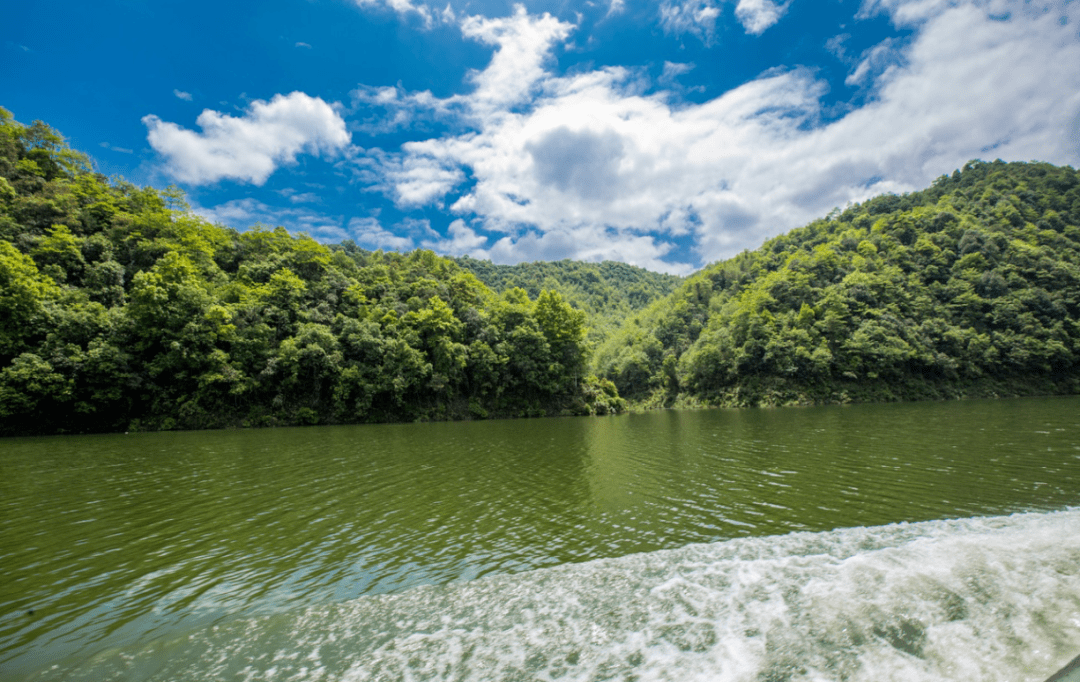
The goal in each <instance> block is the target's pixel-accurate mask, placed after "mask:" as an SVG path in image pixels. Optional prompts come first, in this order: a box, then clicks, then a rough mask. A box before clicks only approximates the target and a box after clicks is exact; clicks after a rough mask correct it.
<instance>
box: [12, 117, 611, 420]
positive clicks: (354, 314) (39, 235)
mask: <svg viewBox="0 0 1080 682" xmlns="http://www.w3.org/2000/svg"><path fill="white" fill-rule="evenodd" d="M585 323H586V316H585V313H583V312H581V311H579V310H576V309H575V308H573V307H572V306H570V305H569V304H568V303H567V302H566V301H565V300H564V299H563V298H562V296H561V295H560V294H558V293H557V292H553V291H547V290H542V291H540V292H539V293H538V295H537V296H536V297H535V298H530V297H529V296H528V294H526V293H525V291H523V290H521V289H517V288H511V289H508V290H507V291H505V292H504V293H503V294H502V295H501V296H496V295H495V294H494V293H493V292H492V291H491V290H490V289H488V288H487V287H486V286H484V285H483V284H482V283H481V282H480V281H479V280H478V279H476V277H474V276H473V275H472V274H470V273H468V272H466V271H464V270H462V269H461V268H460V267H458V266H457V265H455V264H454V263H453V262H451V261H449V260H447V259H445V258H440V257H438V256H436V255H435V254H434V253H432V252H430V251H415V252H413V253H410V254H407V255H402V254H397V253H382V252H368V251H364V250H362V249H359V248H357V247H356V245H355V244H352V243H349V242H346V243H344V244H341V245H335V246H332V247H328V246H325V245H323V244H319V243H317V242H316V241H314V240H313V239H311V238H310V237H307V236H304V235H301V236H293V235H290V234H289V233H288V232H287V231H286V230H284V229H283V228H280V227H279V228H276V229H266V228H263V227H260V226H255V227H254V228H252V229H250V230H247V231H244V232H238V231H236V230H232V229H227V228H224V227H220V226H216V225H212V224H210V223H208V222H207V221H205V220H203V219H201V218H199V217H198V216H196V215H194V214H193V213H191V212H190V211H188V210H187V206H186V205H185V204H184V201H183V198H182V195H181V194H180V193H179V192H178V191H173V190H170V191H166V192H159V191H157V190H154V189H152V188H148V187H136V186H134V185H132V184H130V183H127V182H124V181H113V182H110V181H108V180H107V179H106V178H104V177H103V176H102V175H100V174H97V173H94V172H93V171H92V169H91V167H90V164H89V161H88V159H87V157H86V156H84V155H82V154H80V153H78V152H75V151H72V150H70V149H69V148H68V147H67V146H66V145H65V143H64V141H63V139H62V138H61V137H60V136H59V135H58V134H57V133H56V132H55V131H53V130H51V129H50V128H49V127H48V126H47V125H45V124H43V123H40V122H36V123H34V124H33V125H30V126H24V125H21V124H19V123H18V122H16V121H15V120H14V119H13V118H12V115H11V114H10V113H9V112H7V111H6V110H3V109H0V434H6V435H12V434H30V433H63V432H82V431H116V430H119V431H124V430H137V429H173V428H213V427H224V426H264V425H285V424H316V423H343V422H382V421H413V420H426V419H459V418H482V417H487V416H539V415H550V414H596V413H608V412H612V411H618V410H620V409H621V408H622V401H621V400H620V399H619V398H618V396H617V394H616V392H615V389H614V386H613V385H612V384H611V383H610V382H607V381H604V380H598V379H596V378H595V377H593V376H590V375H589V374H588V372H587V362H588V358H589V346H588V344H587V342H586V324H585Z"/></svg>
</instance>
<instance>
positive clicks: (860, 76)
mask: <svg viewBox="0 0 1080 682" xmlns="http://www.w3.org/2000/svg"><path fill="white" fill-rule="evenodd" d="M900 61H901V53H900V50H899V48H898V47H897V46H896V44H895V42H894V41H893V40H892V39H891V38H886V39H885V40H883V41H882V42H880V43H878V44H877V45H874V46H873V47H871V48H870V49H868V50H866V51H865V52H863V53H862V58H861V60H860V61H859V63H858V65H857V66H856V67H855V70H854V71H852V72H851V73H850V74H848V77H847V78H846V79H845V80H844V83H845V84H847V85H862V84H863V83H865V82H866V81H867V79H868V78H870V77H874V78H879V77H881V76H882V75H883V74H884V73H885V71H886V70H887V69H888V68H890V67H894V66H898V65H899V63H900Z"/></svg>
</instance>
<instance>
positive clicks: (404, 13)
mask: <svg viewBox="0 0 1080 682" xmlns="http://www.w3.org/2000/svg"><path fill="white" fill-rule="evenodd" d="M353 2H355V3H356V5H357V6H358V7H361V8H363V9H370V8H376V7H385V8H386V9H389V10H391V11H392V12H394V13H396V14H397V15H398V16H400V17H409V16H416V17H417V18H418V19H419V20H420V21H421V22H422V23H423V24H424V27H425V28H430V27H431V26H432V25H433V24H434V22H435V20H436V19H440V20H443V21H446V20H447V18H448V16H449V20H450V21H453V11H452V10H451V9H450V5H447V6H446V9H444V10H442V12H432V11H431V8H430V7H428V6H427V5H424V4H422V3H421V4H416V3H413V2H412V1H411V0H353Z"/></svg>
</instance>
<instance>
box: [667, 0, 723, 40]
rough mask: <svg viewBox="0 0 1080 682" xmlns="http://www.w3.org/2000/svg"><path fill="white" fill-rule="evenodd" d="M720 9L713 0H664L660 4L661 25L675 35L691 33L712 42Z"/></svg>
mask: <svg viewBox="0 0 1080 682" xmlns="http://www.w3.org/2000/svg"><path fill="white" fill-rule="evenodd" d="M719 16H720V10H719V9H718V8H717V7H716V5H715V4H714V3H713V2H712V0H683V1H682V2H678V1H673V0H664V2H663V3H662V4H661V5H660V26H661V27H663V29H664V31H666V32H668V33H673V34H675V35H677V36H678V35H682V34H683V33H690V34H692V35H695V36H697V37H698V38H699V39H701V41H702V42H703V43H705V44H706V45H708V44H711V43H712V37H713V32H714V31H715V30H716V19H717V17H719Z"/></svg>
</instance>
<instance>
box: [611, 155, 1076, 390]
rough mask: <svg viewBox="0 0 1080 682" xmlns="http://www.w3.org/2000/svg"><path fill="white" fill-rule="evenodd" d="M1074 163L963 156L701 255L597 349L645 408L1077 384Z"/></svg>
mask: <svg viewBox="0 0 1080 682" xmlns="http://www.w3.org/2000/svg"><path fill="white" fill-rule="evenodd" d="M1078 316H1080V174H1078V173H1077V171H1076V170H1074V169H1072V168H1069V167H1055V166H1052V165H1050V164H1045V163H1004V162H1002V161H995V162H992V163H984V162H979V161H973V162H970V163H968V164H967V165H965V166H964V168H963V169H962V170H959V171H956V172H954V173H953V174H952V175H950V176H942V177H940V178H938V180H937V181H936V182H934V183H933V186H932V187H930V188H928V189H926V190H923V191H920V192H914V193H910V194H905V195H903V196H896V195H883V196H879V197H876V198H874V199H871V200H869V201H867V202H865V203H862V204H859V205H855V206H850V207H848V208H847V209H846V210H843V211H839V210H838V211H834V213H833V214H832V215H830V216H829V217H827V218H825V219H822V220H816V221H814V222H813V223H811V224H809V225H807V226H805V227H803V228H800V229H796V230H793V231H791V232H790V233H788V234H785V235H782V236H779V237H776V238H774V239H772V240H770V241H768V242H766V243H765V244H764V245H763V246H762V247H761V248H759V249H757V250H756V251H754V252H745V253H742V254H740V255H739V256H736V257H735V258H732V259H730V260H728V261H724V262H720V263H716V264H713V265H710V266H709V267H707V268H705V269H704V270H702V271H700V272H698V273H696V274H695V275H694V276H692V277H691V278H689V279H688V280H687V281H686V283H685V284H683V285H682V286H681V287H680V288H679V289H678V290H677V291H676V292H675V293H674V294H672V295H671V296H670V297H669V298H666V299H663V300H661V301H658V302H657V303H655V304H653V305H652V306H650V307H649V308H648V309H647V310H645V311H643V312H642V313H640V314H639V315H636V316H634V317H633V318H631V319H630V320H628V322H627V323H626V325H625V326H624V327H623V328H622V329H621V330H620V331H619V332H618V333H617V334H615V335H613V336H612V337H611V338H609V339H608V341H607V342H606V343H605V344H604V345H603V346H602V347H601V348H600V349H599V350H598V353H597V356H596V370H597V373H598V374H599V375H600V376H603V377H606V378H609V379H611V380H612V381H614V382H615V384H616V385H617V386H618V388H619V391H620V394H621V395H622V396H623V397H625V398H628V399H629V400H631V401H633V402H635V403H638V404H643V405H653V406H658V405H672V404H707V405H724V406H751V405H784V404H808V403H827V402H849V401H877V400H922V399H941V398H956V397H977V396H999V395H1030V394H1054V393H1077V392H1078V391H1080V365H1078V355H1077V350H1078V348H1080V319H1078Z"/></svg>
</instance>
